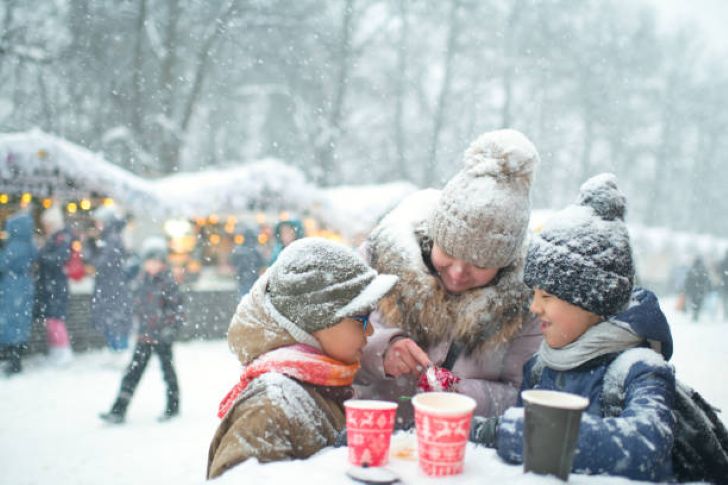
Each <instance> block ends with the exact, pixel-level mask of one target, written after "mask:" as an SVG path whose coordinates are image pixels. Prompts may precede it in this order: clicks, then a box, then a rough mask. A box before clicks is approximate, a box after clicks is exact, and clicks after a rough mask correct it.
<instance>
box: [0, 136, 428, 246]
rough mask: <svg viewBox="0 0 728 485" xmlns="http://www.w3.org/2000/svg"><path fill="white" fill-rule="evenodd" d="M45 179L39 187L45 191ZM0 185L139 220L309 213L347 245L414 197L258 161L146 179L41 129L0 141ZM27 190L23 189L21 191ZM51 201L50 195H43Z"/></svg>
mask: <svg viewBox="0 0 728 485" xmlns="http://www.w3.org/2000/svg"><path fill="white" fill-rule="evenodd" d="M37 170H40V171H42V172H43V173H44V174H49V173H50V174H56V175H57V177H56V180H55V183H56V184H57V186H56V187H52V188H51V187H41V186H40V185H38V184H36V186H34V187H31V185H33V183H34V180H35V181H37V180H38V179H37V178H36V179H34V177H33V173H34V171H37ZM48 179H49V177H47V176H46V177H45V179H44V181H43V183H44V184H46V185H47V182H48ZM0 181H5V182H6V183H7V184H11V185H13V187H17V190H16V192H17V191H23V190H26V189H27V190H28V191H31V192H33V193H35V194H37V195H39V196H44V195H45V194H44V193H43V191H44V190H45V191H46V192H49V191H51V190H52V191H53V192H54V193H55V194H56V195H58V194H59V193H60V194H62V196H63V197H66V198H82V197H87V196H89V195H90V193H91V192H96V193H98V194H99V195H107V196H109V197H112V198H114V199H115V200H117V201H118V202H119V204H121V205H122V206H123V207H124V208H125V209H126V210H129V211H131V212H134V213H136V214H137V215H138V216H144V215H152V216H153V217H154V218H155V219H156V218H157V217H160V216H167V217H196V216H205V215H208V214H215V213H217V214H231V215H232V214H240V213H245V212H249V211H276V212H277V211H281V210H286V211H291V212H293V213H303V212H310V213H312V214H313V215H315V216H317V217H318V218H319V219H320V220H322V221H323V222H325V223H326V224H327V225H328V226H329V227H330V228H331V229H334V230H337V231H339V232H341V233H342V234H343V235H344V236H346V237H349V238H353V237H356V236H357V235H359V234H361V233H367V232H368V231H369V230H371V228H372V227H374V225H376V223H377V221H378V220H379V219H380V218H381V217H382V216H384V215H385V214H386V213H387V212H388V211H389V210H390V209H391V208H393V207H394V206H395V205H396V204H397V203H398V202H399V201H400V200H401V199H402V198H404V197H405V196H407V195H409V194H410V193H412V192H414V191H415V190H417V187H415V186H414V185H413V184H411V183H408V182H393V183H389V184H383V185H362V186H342V187H336V188H331V189H320V188H318V187H316V186H315V185H313V184H311V183H310V182H308V181H307V180H306V177H305V175H304V174H303V173H302V172H301V171H300V170H299V169H297V168H295V167H292V166H290V165H286V164H285V163H284V162H282V161H280V160H276V159H264V160H259V161H254V162H250V163H245V164H240V163H238V164H235V165H233V164H231V165H230V166H229V167H226V168H215V169H209V170H201V171H198V172H186V173H179V174H175V175H171V176H168V177H164V178H160V179H157V180H147V179H144V178H141V177H139V176H137V175H135V174H133V173H130V172H128V171H126V170H124V169H122V168H121V167H118V166H116V165H114V164H112V163H110V162H108V161H106V160H105V159H104V158H103V157H102V156H101V155H99V154H96V153H93V152H91V151H89V150H87V149H85V148H82V147H80V146H78V145H76V144H74V143H71V142H69V141H67V140H64V139H62V138H59V137H56V136H53V135H49V134H47V133H44V132H42V131H40V130H32V131H28V132H24V133H13V134H0ZM21 184H27V185H28V187H19V185H21ZM48 195H50V194H48Z"/></svg>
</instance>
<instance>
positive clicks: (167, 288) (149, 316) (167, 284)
mask: <svg viewBox="0 0 728 485" xmlns="http://www.w3.org/2000/svg"><path fill="white" fill-rule="evenodd" d="M182 305H183V302H182V294H181V293H180V291H179V287H178V286H177V283H176V282H175V281H174V278H173V277H172V273H171V272H170V271H169V270H168V269H165V270H162V271H160V272H159V273H157V274H155V275H152V274H149V273H147V272H142V276H141V281H140V283H139V286H138V287H137V289H136V290H135V292H134V314H135V315H136V317H137V319H138V321H139V332H138V337H137V338H138V340H139V341H140V342H143V343H148V344H156V343H160V342H161V343H167V344H171V343H172V342H173V341H174V339H175V337H176V335H177V332H178V331H179V329H180V327H181V326H182V324H183V321H184V313H183V307H182Z"/></svg>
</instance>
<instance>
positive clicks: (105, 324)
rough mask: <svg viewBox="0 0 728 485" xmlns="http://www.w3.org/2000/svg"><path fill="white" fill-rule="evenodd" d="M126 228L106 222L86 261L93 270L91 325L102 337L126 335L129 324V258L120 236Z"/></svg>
mask: <svg viewBox="0 0 728 485" xmlns="http://www.w3.org/2000/svg"><path fill="white" fill-rule="evenodd" d="M125 224H126V222H125V221H123V220H114V221H111V222H109V223H108V224H107V225H106V226H105V227H104V229H103V231H102V232H101V235H100V237H99V240H98V241H97V243H96V247H95V248H93V250H92V251H91V254H90V258H88V259H89V260H90V262H91V264H93V266H94V268H96V277H95V280H94V293H93V298H92V300H91V322H92V324H93V325H94V326H95V327H96V328H97V329H99V330H101V331H102V332H104V333H108V332H109V331H111V332H113V333H116V334H124V335H127V334H128V333H129V330H130V329H131V322H132V318H131V316H132V307H131V299H132V295H131V290H130V279H131V278H130V276H131V275H130V274H129V272H128V267H127V264H128V260H129V255H128V253H127V251H126V249H125V248H124V242H123V240H122V236H121V232H122V230H123V229H124V226H125Z"/></svg>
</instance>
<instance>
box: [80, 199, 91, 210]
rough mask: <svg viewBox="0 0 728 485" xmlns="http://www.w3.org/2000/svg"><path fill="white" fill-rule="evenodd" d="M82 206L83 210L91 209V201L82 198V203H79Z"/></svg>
mask: <svg viewBox="0 0 728 485" xmlns="http://www.w3.org/2000/svg"><path fill="white" fill-rule="evenodd" d="M79 205H80V206H81V209H82V210H85V211H87V210H89V209H90V208H91V201H90V200H88V199H81V203H80V204H79Z"/></svg>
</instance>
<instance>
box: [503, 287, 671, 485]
mask: <svg viewBox="0 0 728 485" xmlns="http://www.w3.org/2000/svg"><path fill="white" fill-rule="evenodd" d="M633 298H634V300H633V303H632V305H631V306H630V307H629V308H628V309H627V310H625V311H624V312H622V313H620V314H618V315H617V316H615V317H614V318H613V320H618V321H620V322H622V323H624V324H627V325H628V326H629V327H630V328H631V329H632V331H633V332H635V333H636V334H637V335H639V336H641V337H643V338H644V339H645V345H647V344H649V345H650V346H651V347H652V348H654V349H659V350H660V353H658V352H657V351H655V350H653V349H648V348H644V349H638V350H635V349H630V350H626V351H624V352H622V353H618V354H606V355H602V356H599V357H596V358H594V359H592V360H591V361H588V362H586V363H585V364H582V365H581V366H579V367H577V368H574V369H571V370H567V371H557V370H554V369H551V368H549V367H545V366H544V365H543V361H541V360H540V358H539V356H538V354H537V355H535V356H534V357H532V358H531V360H529V361H528V362H527V363H526V365H525V366H524V371H523V385H522V388H521V389H522V390H526V389H545V390H555V391H563V392H570V393H573V394H578V395H580V396H584V397H586V398H588V399H589V406H588V407H587V409H586V410H585V412H584V415H583V416H582V420H581V427H580V429H579V439H578V443H577V450H576V453H575V456H574V463H573V471H574V472H577V473H588V474H608V475H619V476H624V477H627V478H630V479H637V480H652V481H667V480H670V479H672V478H673V477H672V455H671V453H672V446H673V428H674V416H673V413H672V405H673V400H674V395H675V376H674V370H673V368H672V366H671V365H669V364H668V363H667V362H666V360H667V359H669V358H670V356H671V355H672V336H671V334H670V328H669V326H668V324H667V320H666V319H665V316H664V315H663V313H662V311H661V310H660V307H659V304H658V302H657V299H656V298H655V295H654V294H652V293H651V292H649V291H646V290H640V289H636V290H635V292H634V293H633ZM630 352H631V355H630V356H629V358H628V359H626V362H624V361H621V362H618V364H619V369H617V371H616V372H614V373H613V374H612V375H616V376H618V377H617V378H618V379H621V380H622V382H611V381H610V382H605V379H604V378H605V374H606V372H607V369H608V367H609V366H610V364H612V362H614V360H615V359H616V358H617V357H618V356H619V355H622V354H625V353H630ZM625 357H627V356H626V355H625ZM620 360H625V359H620ZM536 369H541V370H540V371H538V370H536ZM610 372H612V371H610ZM606 386H622V387H620V388H621V389H624V393H625V394H624V403H623V406H622V407H620V408H619V409H612V407H610V406H609V405H608V404H607V403H605V402H603V399H602V398H603V396H604V395H605V393H606V391H605V389H606ZM517 406H519V407H516V408H511V409H509V410H508V411H507V412H506V413H505V414H504V415H503V416H502V418H501V422H500V425H499V426H498V429H497V438H496V443H497V445H496V447H497V449H498V455H500V456H501V457H502V458H503V459H504V460H506V461H509V462H514V463H520V462H522V461H523V429H524V428H523V424H524V422H523V408H522V407H521V406H523V403H522V400H521V398H520V397H519V399H518V404H517Z"/></svg>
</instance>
